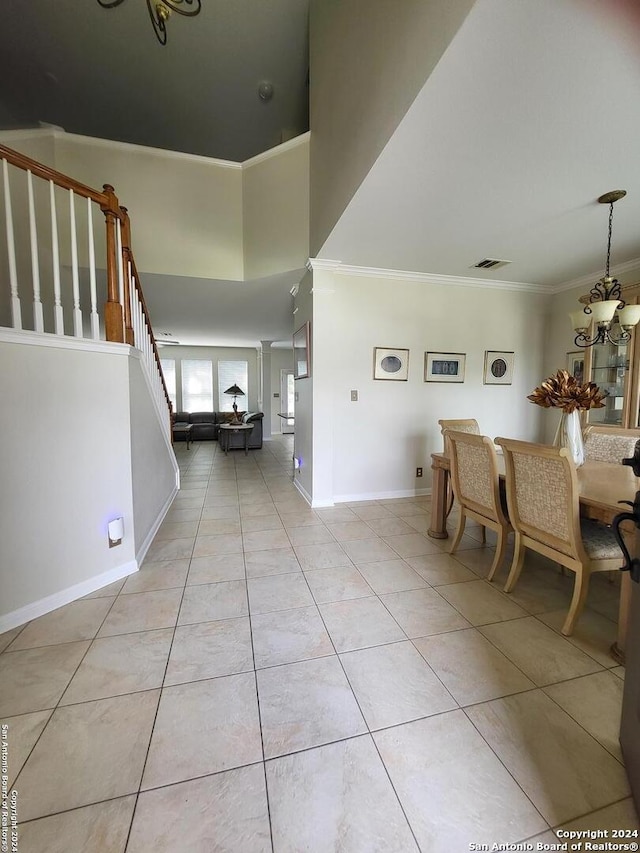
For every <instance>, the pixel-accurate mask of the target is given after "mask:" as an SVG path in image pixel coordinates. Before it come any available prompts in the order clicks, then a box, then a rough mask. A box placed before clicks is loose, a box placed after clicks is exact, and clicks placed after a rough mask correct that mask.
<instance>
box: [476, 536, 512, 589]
mask: <svg viewBox="0 0 640 853" xmlns="http://www.w3.org/2000/svg"><path fill="white" fill-rule="evenodd" d="M482 529H483V530H484V529H485V528H484V527H483V528H482ZM506 548H507V531H506V530H505V529H504V527H501V528H500V530H498V541H497V543H496V555H495V557H494V558H493V563H492V564H491V568H490V569H489V574H488V575H487V580H488V581H492V580H493V576H494V575H495V573H496V571H497V570H498V568H499V567H500V566H501V565H502V559H503V557H504V552H505V551H506Z"/></svg>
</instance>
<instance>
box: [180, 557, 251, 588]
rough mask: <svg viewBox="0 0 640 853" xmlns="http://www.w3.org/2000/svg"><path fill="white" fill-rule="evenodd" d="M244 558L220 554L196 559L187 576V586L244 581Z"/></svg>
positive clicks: (192, 561) (193, 560) (192, 562)
mask: <svg viewBox="0 0 640 853" xmlns="http://www.w3.org/2000/svg"><path fill="white" fill-rule="evenodd" d="M244 578H245V571H244V557H243V556H242V554H218V555H215V556H210V557H194V558H193V559H192V560H191V567H190V569H189V574H188V575H187V586H192V585H194V584H204V583H219V582H220V581H239V580H244Z"/></svg>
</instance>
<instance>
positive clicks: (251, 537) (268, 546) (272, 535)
mask: <svg viewBox="0 0 640 853" xmlns="http://www.w3.org/2000/svg"><path fill="white" fill-rule="evenodd" d="M242 542H243V546H244V550H245V551H272V550H273V549H274V548H288V547H289V546H290V545H291V542H290V541H289V537H288V536H287V534H286V531H285V530H284V528H283V529H282V530H257V531H255V532H253V533H243V534H242Z"/></svg>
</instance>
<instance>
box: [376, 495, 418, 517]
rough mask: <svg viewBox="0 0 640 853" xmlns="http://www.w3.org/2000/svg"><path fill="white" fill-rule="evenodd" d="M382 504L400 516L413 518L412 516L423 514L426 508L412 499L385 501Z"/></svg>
mask: <svg viewBox="0 0 640 853" xmlns="http://www.w3.org/2000/svg"><path fill="white" fill-rule="evenodd" d="M382 506H384V507H386V509H388V510H390V511H391V512H392V513H393V514H394V515H396V516H398V517H399V518H411V517H412V516H416V515H417V516H423V515H424V514H425V508H424V507H423V506H421V505H420V504H418V503H416V502H415V501H412V500H411V499H409V498H407V499H406V500H405V499H404V498H402V499H400V500H390V501H383V502H382Z"/></svg>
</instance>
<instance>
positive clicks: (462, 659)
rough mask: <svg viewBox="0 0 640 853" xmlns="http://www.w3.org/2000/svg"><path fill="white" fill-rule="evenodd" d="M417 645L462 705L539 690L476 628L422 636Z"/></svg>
mask: <svg viewBox="0 0 640 853" xmlns="http://www.w3.org/2000/svg"><path fill="white" fill-rule="evenodd" d="M413 644H414V646H415V647H416V648H417V649H418V651H419V652H420V653H421V654H422V655H423V657H424V658H425V659H426V661H427V662H428V663H429V665H430V666H431V667H432V669H433V670H435V672H436V673H437V674H438V677H439V678H440V680H441V681H442V682H443V683H444V685H445V686H446V687H447V688H448V690H449V691H450V692H451V693H452V694H453V696H454V697H455V699H456V700H457V701H458V702H459V703H460V705H470V704H473V703H475V702H486V701H488V700H489V699H497V698H498V697H499V696H507V695H508V694H510V693H518V692H520V691H521V690H531V689H532V688H533V687H535V685H534V684H533V682H532V681H530V680H529V679H528V678H527V677H526V676H525V675H523V674H522V673H521V672H520V670H519V669H518V668H517V667H515V666H514V665H513V664H512V663H511V661H509V660H508V659H507V658H506V657H505V656H504V655H503V654H501V652H499V651H498V650H497V649H496V648H495V646H492V645H491V643H490V642H489V641H488V640H487V639H485V638H484V637H483V636H482V634H480V633H479V632H478V631H477V630H476V629H475V628H468V629H465V630H462V631H449V632H448V633H446V634H435V635H434V636H432V637H420V638H418V639H416V640H414V641H413Z"/></svg>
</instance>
